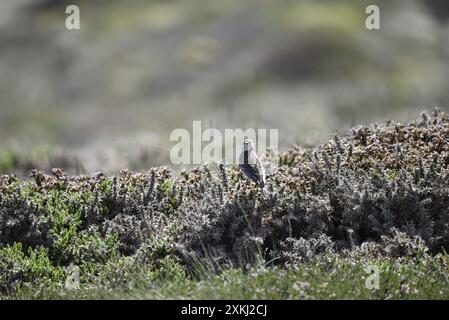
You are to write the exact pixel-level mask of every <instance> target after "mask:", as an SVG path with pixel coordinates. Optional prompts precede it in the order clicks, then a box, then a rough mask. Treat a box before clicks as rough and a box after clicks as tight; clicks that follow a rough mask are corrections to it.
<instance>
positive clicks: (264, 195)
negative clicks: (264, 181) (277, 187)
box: [260, 186, 268, 199]
mask: <svg viewBox="0 0 449 320" xmlns="http://www.w3.org/2000/svg"><path fill="white" fill-rule="evenodd" d="M260 192H261V193H262V197H263V198H264V199H266V198H267V196H268V192H267V190H265V186H260Z"/></svg>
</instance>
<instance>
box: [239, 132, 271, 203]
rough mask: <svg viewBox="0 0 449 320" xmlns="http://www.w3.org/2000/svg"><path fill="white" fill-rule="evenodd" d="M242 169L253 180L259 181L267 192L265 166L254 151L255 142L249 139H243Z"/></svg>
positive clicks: (263, 190) (258, 183) (261, 188)
mask: <svg viewBox="0 0 449 320" xmlns="http://www.w3.org/2000/svg"><path fill="white" fill-rule="evenodd" d="M239 163H240V170H242V172H243V173H244V174H245V175H246V176H247V177H248V178H249V179H250V180H251V181H254V182H255V183H257V185H258V186H259V188H260V190H261V191H262V193H263V194H265V189H264V188H265V168H264V166H263V164H262V162H261V161H260V159H259V157H258V156H257V153H256V152H255V151H254V145H253V142H252V141H251V140H249V139H245V140H244V141H243V150H242V153H241V154H240V158H239Z"/></svg>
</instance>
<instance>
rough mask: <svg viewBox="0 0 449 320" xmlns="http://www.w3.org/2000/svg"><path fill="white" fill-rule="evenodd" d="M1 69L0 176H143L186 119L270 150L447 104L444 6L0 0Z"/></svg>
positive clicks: (420, 0)
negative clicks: (266, 134)
mask: <svg viewBox="0 0 449 320" xmlns="http://www.w3.org/2000/svg"><path fill="white" fill-rule="evenodd" d="M69 4H76V5H78V6H79V7H80V10H81V30H75V31H68V30H67V29H66V28H65V19H66V17H67V15H66V14H65V8H66V6H67V5H69ZM369 4H376V5H378V6H379V7H380V25H381V30H378V31H377V30H367V29H366V28H365V19H366V17H367V15H366V14H365V8H366V6H367V5H369ZM0 74H1V77H0V173H15V174H18V175H27V174H28V171H29V170H30V169H31V168H34V167H37V168H39V169H45V170H48V169H49V168H51V167H62V168H65V169H67V170H68V171H69V172H71V173H93V172H96V171H103V172H105V173H113V172H117V171H119V170H120V169H123V168H129V169H132V170H142V171H143V170H148V168H149V167H151V166H154V165H161V164H169V150H170V147H171V146H172V145H173V144H172V143H170V142H169V134H170V132H171V131H172V130H173V129H175V128H186V129H188V130H191V127H192V121H193V120H201V121H203V124H204V127H214V128H249V127H251V128H278V129H279V147H280V149H281V150H283V149H286V148H287V147H288V146H290V145H291V144H293V143H297V144H300V145H304V146H307V145H312V144H316V143H320V142H323V141H326V140H328V139H329V137H330V135H331V134H333V133H334V132H338V133H345V132H346V131H347V129H348V128H350V127H351V126H354V125H359V124H369V123H373V122H376V121H383V120H385V119H387V118H388V119H393V120H400V121H407V120H410V119H414V118H416V117H418V116H419V114H420V112H421V111H423V110H433V109H434V108H435V107H439V108H440V109H442V110H446V111H447V110H449V108H448V105H449V103H448V102H449V90H448V89H449V87H448V80H449V1H446V0H384V1H381V0H375V1H364V0H359V1H353V0H346V1H345V0H329V1H324V0H321V1H317V0H304V1H299V0H296V1H292V0H184V1H181V0H159V1H157V0H148V1H138V0H135V1H132V0H131V1H114V0H98V1H92V0H84V1H82V0H79V1H76V0H70V1H62V0H2V1H1V2H0Z"/></svg>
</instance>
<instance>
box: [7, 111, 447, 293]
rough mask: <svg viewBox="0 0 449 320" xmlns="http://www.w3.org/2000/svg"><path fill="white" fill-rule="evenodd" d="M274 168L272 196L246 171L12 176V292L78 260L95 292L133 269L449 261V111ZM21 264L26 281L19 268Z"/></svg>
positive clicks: (283, 158) (283, 159) (358, 135)
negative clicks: (350, 258) (344, 260)
mask: <svg viewBox="0 0 449 320" xmlns="http://www.w3.org/2000/svg"><path fill="white" fill-rule="evenodd" d="M272 160H273V161H278V164H279V166H278V168H277V171H276V173H275V174H273V175H272V176H271V177H269V179H268V181H267V188H268V191H269V192H268V196H267V197H265V198H262V197H261V195H260V193H259V191H258V189H257V187H256V186H255V185H254V184H252V183H251V182H248V181H247V180H245V179H244V178H243V176H242V174H241V173H240V172H239V171H238V168H237V167H225V166H223V165H219V166H218V167H213V166H208V167H206V166H204V167H200V168H197V169H194V170H191V171H183V172H182V173H181V174H180V175H179V176H173V175H172V173H171V172H170V170H169V169H168V168H164V167H162V168H153V169H151V170H150V171H149V172H147V173H133V172H130V171H127V170H123V171H122V172H121V173H120V174H119V175H117V176H115V177H106V176H104V175H103V174H101V173H99V174H96V175H94V176H73V177H69V176H67V175H66V174H65V173H64V171H62V170H60V169H54V170H53V172H52V174H45V173H42V172H38V171H35V170H34V171H32V173H31V180H29V181H23V180H19V179H17V178H15V177H14V176H2V177H0V243H1V246H2V249H1V250H0V266H1V268H2V269H3V270H2V274H1V277H0V279H1V283H0V290H1V291H2V293H4V294H5V293H7V294H9V293H11V292H13V291H14V290H19V289H20V288H23V287H24V286H26V284H27V283H28V282H29V281H35V282H36V281H37V282H39V281H41V283H44V282H45V281H52V280H55V279H60V277H61V270H63V267H65V266H67V265H69V264H71V263H73V264H76V265H79V266H80V268H81V270H82V273H81V274H82V280H83V281H85V282H86V283H89V282H93V281H96V280H95V279H97V280H98V279H99V278H102V279H105V278H107V279H115V280H114V281H115V282H121V281H122V282H126V281H125V280H123V279H126V274H129V273H130V272H131V271H132V270H135V271H136V270H140V271H139V272H143V273H144V277H146V278H148V279H152V278H154V275H155V274H158V275H159V274H164V272H162V273H161V270H168V273H169V274H174V275H175V277H178V278H179V279H181V278H183V276H179V275H180V274H181V275H182V274H183V272H184V271H186V272H189V270H190V271H191V270H193V269H194V268H195V266H196V265H197V264H204V265H207V267H208V268H211V269H212V270H215V269H219V268H220V266H223V265H230V266H238V265H243V266H247V265H254V264H255V263H256V262H258V261H259V260H260V259H261V258H262V259H263V260H264V261H265V263H266V264H273V265H278V266H279V267H282V266H284V265H295V264H297V263H301V262H307V261H309V262H310V261H315V260H316V259H321V258H323V259H325V258H326V256H329V255H333V254H352V255H356V256H357V257H370V256H372V257H374V258H380V257H391V258H395V257H403V256H415V255H422V254H438V253H440V252H443V251H448V250H449V184H448V182H449V120H448V119H447V118H446V117H445V115H444V114H443V113H441V112H438V111H435V112H434V113H433V114H423V116H422V118H421V119H419V120H418V121H414V122H411V123H408V124H400V123H394V122H387V123H385V124H382V125H374V126H371V127H358V128H354V129H352V130H351V131H350V132H349V133H348V135H346V136H337V135H336V136H335V137H333V139H331V140H330V141H329V142H327V143H324V144H322V145H320V146H317V147H315V148H310V149H301V148H300V147H297V146H295V147H293V148H291V149H290V150H288V151H287V152H285V153H283V154H281V155H279V157H278V158H277V159H272ZM11 257H17V258H11ZM13 260H14V261H13ZM11 261H13V262H11ZM24 261H25V262H26V263H25V262H24ZM17 264H18V265H19V267H18V268H19V269H20V270H22V271H20V272H16V271H13V272H12V273H11V272H10V271H8V270H11V268H12V270H16V269H17V267H16V265H17ZM24 265H26V266H28V267H24ZM27 268H31V269H32V270H34V271H32V272H31V271H29V269H27ZM164 268H165V269H164ZM142 270H144V271H142ZM180 270H184V271H180ZM30 274H33V276H32V277H31V276H30ZM176 275H178V276H176ZM120 279H122V280H120Z"/></svg>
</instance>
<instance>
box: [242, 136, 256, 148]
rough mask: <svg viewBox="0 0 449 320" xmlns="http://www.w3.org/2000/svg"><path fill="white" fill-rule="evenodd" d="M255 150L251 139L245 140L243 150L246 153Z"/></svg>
mask: <svg viewBox="0 0 449 320" xmlns="http://www.w3.org/2000/svg"><path fill="white" fill-rule="evenodd" d="M253 149H254V144H253V142H252V141H251V139H248V138H245V139H244V140H243V150H244V151H252V150H253Z"/></svg>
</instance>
